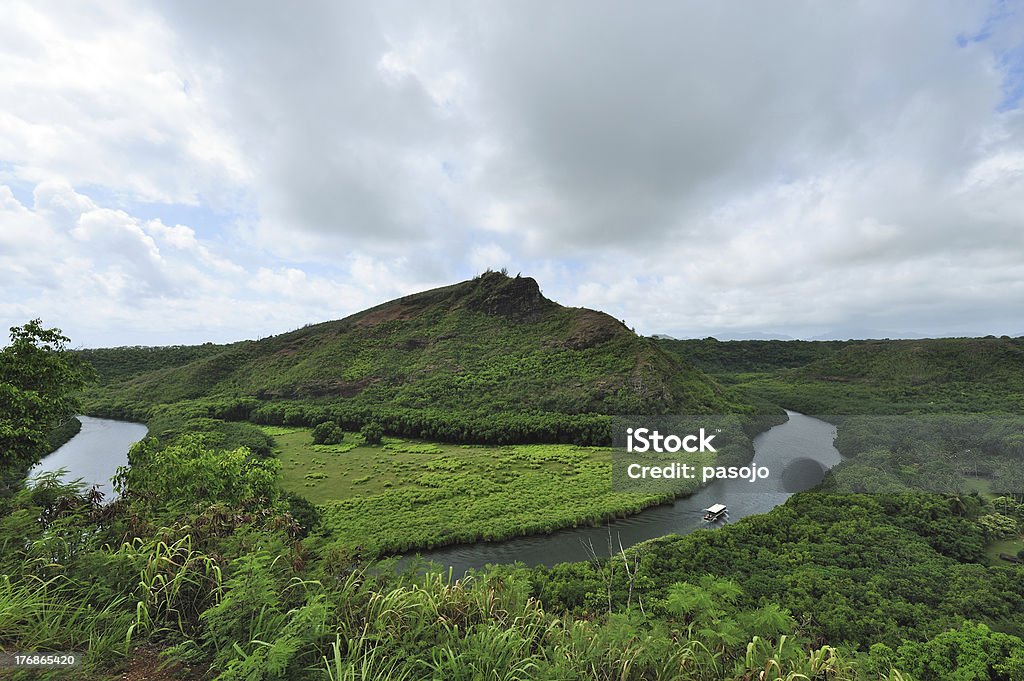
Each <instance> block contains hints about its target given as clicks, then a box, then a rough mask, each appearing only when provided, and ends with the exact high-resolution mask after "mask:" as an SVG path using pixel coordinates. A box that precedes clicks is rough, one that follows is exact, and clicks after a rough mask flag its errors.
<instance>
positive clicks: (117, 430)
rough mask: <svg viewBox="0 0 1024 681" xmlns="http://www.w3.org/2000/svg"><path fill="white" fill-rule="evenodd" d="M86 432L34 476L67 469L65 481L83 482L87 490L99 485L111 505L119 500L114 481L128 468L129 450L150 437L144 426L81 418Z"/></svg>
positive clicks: (39, 467)
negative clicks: (88, 487)
mask: <svg viewBox="0 0 1024 681" xmlns="http://www.w3.org/2000/svg"><path fill="white" fill-rule="evenodd" d="M78 419H79V420H80V421H81V422H82V430H81V431H79V433H78V435H76V436H74V437H73V438H71V439H70V440H68V441H67V442H66V443H64V445H63V446H62V447H61V448H60V449H58V450H57V451H55V452H53V453H52V454H50V455H49V456H47V457H46V458H45V459H43V460H42V461H40V462H39V463H38V464H37V465H36V467H35V468H33V469H32V472H31V475H36V474H38V473H42V472H47V471H55V470H57V469H59V468H66V469H67V471H68V472H67V475H65V476H64V479H65V480H74V479H76V478H81V479H82V481H83V482H85V483H86V485H87V486H90V487H91V486H92V485H96V486H98V487H99V489H100V491H101V492H103V494H104V495H105V497H106V500H107V501H111V500H113V499H115V498H116V497H117V494H116V493H115V492H114V488H113V486H112V485H111V484H110V479H111V478H112V477H113V476H114V473H116V472H117V469H118V468H119V467H121V466H127V465H128V450H129V449H131V446H132V445H133V444H135V443H136V442H138V441H139V440H141V439H142V438H144V437H146V432H147V430H146V426H144V425H142V424H141V423H129V422H127V421H112V420H110V419H97V418H93V417H91V416H79V417H78Z"/></svg>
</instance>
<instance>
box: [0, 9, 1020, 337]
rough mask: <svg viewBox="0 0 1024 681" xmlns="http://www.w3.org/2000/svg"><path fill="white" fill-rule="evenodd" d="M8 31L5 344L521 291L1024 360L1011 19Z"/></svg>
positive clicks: (151, 21) (211, 14) (236, 22)
mask: <svg viewBox="0 0 1024 681" xmlns="http://www.w3.org/2000/svg"><path fill="white" fill-rule="evenodd" d="M5 19H6V20H5V22H3V25H2V26H0V102H3V104H2V105H0V185H2V184H6V185H8V186H7V187H4V186H0V267H2V269H0V285H2V286H3V294H4V295H3V296H2V297H0V315H2V316H3V317H4V318H5V319H10V320H11V322H12V323H17V322H18V320H19V319H22V318H25V317H26V315H30V316H37V315H43V316H44V317H56V318H57V319H56V321H60V320H63V319H65V318H66V319H68V320H70V321H69V322H66V324H72V325H75V326H76V327H80V328H83V329H88V331H87V335H86V338H99V337H103V338H108V339H117V338H120V337H121V335H123V336H124V337H125V338H127V337H131V338H132V339H137V341H138V342H147V341H148V342H154V343H160V342H165V341H167V340H169V339H171V338H182V339H189V340H193V341H201V340H205V339H207V338H208V337H216V338H217V339H221V340H225V339H232V338H239V337H244V336H255V335H266V333H269V332H271V331H280V330H284V329H286V328H289V326H297V325H299V324H301V323H305V322H309V321H319V320H322V319H327V318H332V317H338V316H342V315H344V314H347V313H349V312H353V311H356V310H358V309H361V308H362V307H365V306H368V305H372V304H376V303H378V302H381V301H383V300H385V299H387V298H389V297H394V296H398V295H402V294H405V293H409V292H412V291H414V290H418V289H421V288H427V287H429V286H432V285H440V284H444V283H449V282H451V281H454V280H457V279H460V278H466V277H468V276H471V275H472V274H474V273H475V272H477V271H480V270H481V269H485V268H486V267H500V266H503V265H509V266H510V267H512V263H514V267H513V269H515V270H520V269H521V270H522V272H523V274H526V275H531V276H535V277H537V278H538V280H539V281H540V283H541V285H542V287H543V289H544V291H545V293H546V294H548V295H549V296H551V297H554V298H556V299H559V300H561V301H563V302H565V303H567V304H572V305H586V306H589V307H596V308H607V309H608V311H609V312H611V313H612V314H614V315H615V316H616V317H619V318H626V319H627V321H629V322H630V324H633V325H635V326H636V327H637V329H638V330H639V331H641V332H647V333H653V332H666V333H672V334H683V333H695V334H698V335H703V334H706V333H710V332H714V331H718V330H730V329H731V330H736V331H737V332H739V331H744V330H769V331H783V332H787V333H790V334H792V335H799V334H803V333H806V334H813V333H818V332H822V331H827V330H828V329H830V328H855V327H857V326H858V325H859V326H860V327H862V328H883V329H891V330H893V331H919V332H925V333H929V332H942V331H943V330H955V329H959V328H964V329H968V330H969V332H972V333H987V332H989V331H992V332H1012V333H1013V332H1015V333H1020V332H1024V327H1022V328H1018V327H1015V326H1014V325H1015V324H1018V322H1017V321H1016V319H1015V318H1014V316H1013V314H1012V312H1013V311H1014V310H1017V309H1021V308H1022V307H1024V293H1022V291H1021V285H1020V284H1017V283H1016V282H1018V281H1020V278H1019V276H1020V275H1021V274H1022V272H1021V270H1020V266H1019V265H1018V264H1017V263H1019V262H1024V232H1022V230H1021V229H1020V224H1021V221H1022V219H1024V115H1022V113H1021V110H1020V109H1019V108H1016V109H1015V108H1010V109H1007V104H1006V102H1007V101H1010V100H1008V95H1007V93H1008V90H1012V89H1013V88H1014V87H1018V88H1019V86H1020V84H1019V83H1016V84H1014V82H1013V81H1012V78H1013V77H1014V76H1013V73H1012V72H1013V70H1014V69H1015V68H1019V66H1020V65H1019V64H1018V63H1015V62H1013V61H1012V60H1011V61H1010V62H1007V61H1006V59H1007V57H1006V55H1007V54H1011V52H1012V50H1013V49H1016V48H1017V47H1019V44H1020V40H1021V37H1022V36H1024V21H1022V18H1021V17H1020V16H1017V15H1015V14H1013V13H1012V12H1002V13H1000V11H999V9H998V7H996V6H995V5H991V6H989V5H985V4H983V3H958V2H941V3H940V4H939V5H935V4H934V3H932V2H923V1H922V2H907V3H867V4H865V3H860V4H845V5H837V4H821V5H806V4H788V5H787V4H782V5H779V4H772V5H771V6H768V5H762V4H757V3H748V4H712V5H699V4H689V3H672V2H656V3H652V4H648V5H645V6H644V7H643V8H642V10H638V9H637V8H636V7H633V6H628V7H627V6H625V5H621V4H615V3H596V4H595V3H592V2H563V3H558V4H556V5H552V4H551V3H542V2H520V3H516V4H514V5H505V6H499V5H493V4H471V3H456V4H455V5H441V4H434V3H420V4H416V5H404V6H399V5H393V4H389V3H383V4H376V5H368V4H358V3H356V4H347V3H346V4H333V3H326V4H306V5H303V6H301V8H296V7H292V6H287V5H281V4H273V3H250V2H218V3H200V2H180V3H170V4H167V3H151V4H147V5H139V4H136V3H129V2H124V1H121V0H110V1H109V2H104V3H100V4H97V5H90V6H89V8H88V9H86V8H74V9H72V8H69V7H67V6H64V5H61V6H57V5H51V4H47V3H45V2H44V3H36V2H32V3H30V2H17V1H15V2H11V3H8V5H7V6H6V7H5ZM1010 99H1011V100H1012V98H1010ZM29 192H32V200H29V199H28V198H27V195H28V193H29ZM186 208H188V210H186ZM150 333H152V334H154V335H153V336H152V337H150V336H148V335H147V334H150ZM119 334H121V335H119ZM107 342H110V341H107Z"/></svg>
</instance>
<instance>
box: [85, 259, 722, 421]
mask: <svg viewBox="0 0 1024 681" xmlns="http://www.w3.org/2000/svg"><path fill="white" fill-rule="evenodd" d="M82 354H83V356H84V357H85V358H86V359H90V358H91V359H92V360H94V361H96V362H97V364H98V365H99V369H100V373H101V374H102V375H104V376H105V377H106V385H105V387H102V388H101V389H99V390H98V391H97V392H96V394H95V395H94V396H93V398H94V402H96V401H106V402H110V401H116V402H118V403H130V404H135V405H156V404H166V403H177V402H181V401H185V400H198V399H219V398H238V397H244V398H251V399H254V400H258V401H260V402H274V401H282V400H286V401H287V400H299V401H303V402H307V403H310V402H314V403H331V404H345V405H349V406H353V405H355V406H358V407H360V408H365V409H367V410H371V411H372V410H374V409H387V410H392V411H394V410H429V411H432V412H446V413H463V412H473V413H475V414H486V413H492V414H495V413H502V412H556V413H562V414H586V413H599V414H616V413H633V414H641V413H667V412H685V413H710V412H720V413H721V412H722V411H724V410H730V409H733V408H734V407H735V406H736V405H735V404H733V403H731V402H730V400H729V399H728V398H727V396H726V394H725V393H724V391H723V389H722V388H721V387H720V386H719V385H718V384H717V383H716V382H715V381H714V380H712V379H710V378H708V377H707V376H706V375H704V374H703V373H702V372H701V371H699V370H698V369H696V368H694V367H693V366H692V365H691V364H690V363H689V362H686V361H685V360H683V359H681V358H679V357H676V356H673V355H671V354H669V353H667V352H665V351H664V350H663V349H661V348H660V347H659V346H658V344H657V342H656V341H653V340H651V339H648V338H642V337H639V336H637V335H636V334H634V333H633V332H631V331H630V330H629V329H628V328H626V327H625V326H624V325H623V324H622V323H621V322H619V321H618V320H616V319H614V318H613V317H611V316H609V315H607V314H604V313H602V312H597V311H595V310H589V309H585V308H567V307H563V306H561V305H559V304H557V303H555V302H553V301H551V300H548V299H547V298H545V297H544V296H543V295H542V294H541V291H540V288H539V286H538V284H537V282H536V281H535V280H533V279H532V278H529V277H514V278H513V277H508V276H506V275H504V274H501V273H497V272H488V273H486V274H484V275H481V276H479V277H477V278H475V279H473V280H470V281H464V282H461V283H458V284H454V285H452V286H446V287H443V288H438V289H433V290H430V291H425V292H423V293H418V294H414V295H410V296H406V297H403V298H400V299H397V300H393V301H390V302H388V303H384V304H382V305H378V306H376V307H373V308H370V309H368V310H365V311H363V312H359V313H357V314H354V315H351V316H349V317H346V318H344V319H341V320H337V321H330V322H324V323H321V324H316V325H312V326H307V327H305V328H302V329H298V330H296V331H292V332H289V333H285V334H282V335H279V336H275V337H271V338H266V339H263V340H259V341H245V342H240V343H234V344H231V345H225V346H209V345H206V346H198V347H197V348H174V349H144V348H142V349H140V348H126V349H115V350H98V351H84V352H83V353H82ZM119 357H120V359H119ZM122 360H123V361H122ZM127 362H131V363H134V364H135V365H136V366H137V367H138V368H139V371H131V370H126V369H125V366H124V364H125V363H127Z"/></svg>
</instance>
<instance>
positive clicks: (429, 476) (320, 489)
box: [262, 426, 707, 557]
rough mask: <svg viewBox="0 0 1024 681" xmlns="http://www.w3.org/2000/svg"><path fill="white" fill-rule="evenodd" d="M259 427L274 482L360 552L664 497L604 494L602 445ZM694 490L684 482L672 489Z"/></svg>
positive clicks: (554, 522)
mask: <svg viewBox="0 0 1024 681" xmlns="http://www.w3.org/2000/svg"><path fill="white" fill-rule="evenodd" d="M262 430H263V431H264V432H265V433H267V434H268V435H270V436H271V437H273V438H274V441H275V443H276V452H275V453H276V455H277V457H278V459H279V460H280V462H281V481H282V487H283V488H284V489H285V490H287V491H289V492H294V493H296V494H298V495H300V496H303V497H305V498H306V499H308V500H309V501H310V502H312V503H313V504H316V505H317V507H318V510H319V511H320V515H321V521H322V528H321V529H323V530H326V531H327V533H328V534H329V536H330V537H331V538H332V539H333V540H334V541H336V542H337V544H338V546H339V548H343V549H344V550H346V551H350V552H355V553H358V554H359V555H360V556H362V557H375V556H378V555H382V554H386V553H393V552H399V551H406V550H410V549H420V548H433V547H437V546H443V545H446V544H452V543H457V542H468V541H474V540H477V539H488V540H497V539H507V538H510V537H515V536H520V535H526V534H534V533H538V532H552V531H554V530H557V529H560V528H563V527H574V526H577V525H580V524H595V525H596V524H599V523H601V522H602V521H604V520H606V519H608V518H611V517H616V516H624V515H627V514H631V513H635V512H636V511H638V510H640V509H643V508H646V507H648V506H652V505H655V504H657V503H660V502H663V501H665V500H666V497H665V496H664V495H654V494H635V493H617V492H612V491H611V489H610V482H609V481H610V479H611V450H610V449H607V448H601V447H580V446H576V445H557V444H556V445H509V446H484V445H455V444H445V443H437V442H428V441H423V440H407V439H400V438H394V437H385V438H384V439H383V441H382V442H381V444H380V445H374V446H370V445H366V444H364V443H363V442H362V438H361V437H360V435H359V434H357V433H346V434H345V439H344V440H343V441H342V443H341V444H337V445H315V444H313V441H312V434H311V433H312V430H311V429H309V428H298V427H282V426H262ZM688 456H689V457H690V458H688V459H687V461H689V462H690V463H692V464H694V465H702V464H703V463H706V462H707V460H706V459H701V458H700V455H688ZM696 488H697V482H696V481H687V482H684V483H683V484H681V485H680V488H679V493H680V494H687V493H689V492H692V491H694V490H695V489H696Z"/></svg>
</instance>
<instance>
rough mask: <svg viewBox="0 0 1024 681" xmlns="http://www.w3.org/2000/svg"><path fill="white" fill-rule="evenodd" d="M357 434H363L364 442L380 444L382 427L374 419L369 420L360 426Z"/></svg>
mask: <svg viewBox="0 0 1024 681" xmlns="http://www.w3.org/2000/svg"><path fill="white" fill-rule="evenodd" d="M359 434H360V435H362V436H363V441H364V442H366V444H368V445H376V444H380V440H381V438H382V437H384V429H383V428H381V427H380V424H379V423H377V422H376V421H370V422H369V423H367V424H366V425H365V426H363V427H362V429H361V430H360V431H359Z"/></svg>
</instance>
